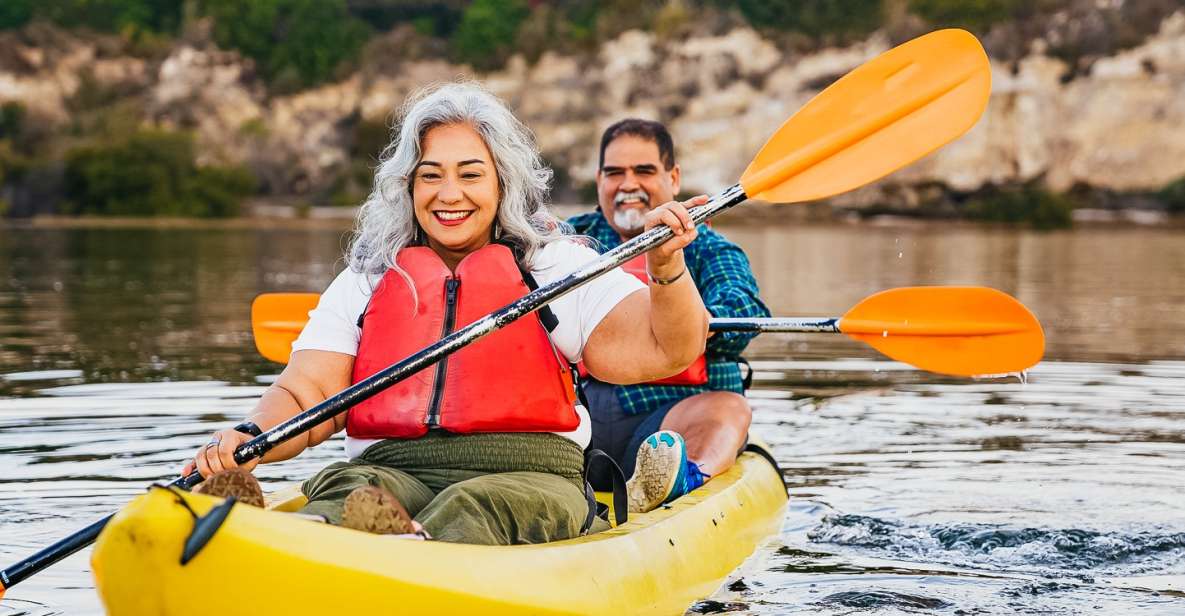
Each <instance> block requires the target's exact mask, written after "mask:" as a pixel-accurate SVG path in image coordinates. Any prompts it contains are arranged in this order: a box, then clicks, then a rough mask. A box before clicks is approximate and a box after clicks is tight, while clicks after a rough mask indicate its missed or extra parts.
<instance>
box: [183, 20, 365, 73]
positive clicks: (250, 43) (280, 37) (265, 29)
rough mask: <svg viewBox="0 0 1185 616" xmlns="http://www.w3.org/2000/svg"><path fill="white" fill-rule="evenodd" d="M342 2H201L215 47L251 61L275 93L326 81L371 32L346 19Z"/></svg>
mask: <svg viewBox="0 0 1185 616" xmlns="http://www.w3.org/2000/svg"><path fill="white" fill-rule="evenodd" d="M346 9H347V7H346V3H345V1H344V0H252V1H251V2H241V1H240V0H204V2H203V3H202V10H203V12H204V13H205V14H206V15H209V16H211V17H213V18H214V38H215V40H216V41H217V42H218V44H219V45H221V46H224V47H229V48H234V49H238V50H239V51H240V52H241V53H242V54H243V55H245V56H247V57H249V58H252V59H254V60H255V62H256V64H257V66H258V67H259V69H260V70H261V72H262V73H263V74H264V75H265V76H266V77H267V78H268V79H270V80H272V82H273V85H274V86H276V87H277V88H278V89H280V90H284V91H291V90H295V89H298V88H300V87H303V86H310V85H314V84H317V83H320V82H322V81H325V80H327V79H330V78H331V77H332V76H333V74H334V70H335V69H336V68H337V66H338V65H339V64H341V63H342V62H346V61H349V60H353V59H354V58H355V57H356V56H357V54H358V51H359V50H360V49H361V48H362V45H363V44H364V43H365V42H366V39H367V38H368V36H369V35H370V29H369V28H368V27H367V26H366V24H365V23H363V22H362V21H361V20H359V19H357V18H355V17H353V16H352V15H350V13H349V11H347V10H346Z"/></svg>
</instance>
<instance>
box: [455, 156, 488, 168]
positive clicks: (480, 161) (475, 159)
mask: <svg viewBox="0 0 1185 616" xmlns="http://www.w3.org/2000/svg"><path fill="white" fill-rule="evenodd" d="M485 162H486V161H484V160H482V159H480V158H470V159H469V160H463V161H461V162H459V163H457V166H458V167H464V166H465V165H472V164H475V163H481V164H485Z"/></svg>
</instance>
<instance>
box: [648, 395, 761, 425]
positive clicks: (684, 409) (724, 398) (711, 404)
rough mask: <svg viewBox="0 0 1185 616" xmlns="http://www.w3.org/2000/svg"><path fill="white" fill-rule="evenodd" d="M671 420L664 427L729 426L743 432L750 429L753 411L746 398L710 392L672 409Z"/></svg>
mask: <svg viewBox="0 0 1185 616" xmlns="http://www.w3.org/2000/svg"><path fill="white" fill-rule="evenodd" d="M669 419H670V420H671V421H669V422H668V421H664V422H663V426H664V427H667V426H668V424H669V425H671V427H676V426H679V425H694V424H701V425H702V424H705V423H706V424H711V425H713V426H717V427H721V426H729V427H732V428H735V429H737V430H741V431H747V430H748V429H749V423H750V422H751V421H752V419H753V410H752V408H751V407H750V406H749V401H748V400H747V399H745V397H744V396H742V395H740V394H737V393H733V392H730V391H710V392H707V393H702V394H696V395H694V396H691V397H690V398H687V399H686V400H684V401H683V402H680V403H679V404H678V405H676V407H675V408H673V409H671V414H670V417H669Z"/></svg>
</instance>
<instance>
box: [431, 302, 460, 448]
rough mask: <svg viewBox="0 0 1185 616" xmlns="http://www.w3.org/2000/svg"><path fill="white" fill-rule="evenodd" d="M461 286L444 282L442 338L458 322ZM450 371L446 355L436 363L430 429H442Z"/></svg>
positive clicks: (449, 332) (451, 331)
mask: <svg viewBox="0 0 1185 616" xmlns="http://www.w3.org/2000/svg"><path fill="white" fill-rule="evenodd" d="M460 286H461V280H460V279H458V278H449V279H448V280H445V281H444V328H443V329H442V331H441V332H440V337H441V338H444V337H445V336H447V335H449V334H451V333H453V327H454V326H455V325H456V321H457V287H460ZM447 370H448V356H447V355H445V356H444V359H441V360H440V361H439V362H437V363H436V382H435V383H434V384H433V386H432V402H431V403H429V404H428V418H427V420H428V428H429V429H432V428H439V427H440V398H441V397H442V396H443V395H444V375H445V372H446V371H447Z"/></svg>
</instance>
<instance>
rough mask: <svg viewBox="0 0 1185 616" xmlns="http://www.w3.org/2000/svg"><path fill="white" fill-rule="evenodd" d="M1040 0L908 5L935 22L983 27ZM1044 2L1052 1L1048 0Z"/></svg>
mask: <svg viewBox="0 0 1185 616" xmlns="http://www.w3.org/2000/svg"><path fill="white" fill-rule="evenodd" d="M1040 3H1041V2H1039V1H1038V0H910V3H909V8H910V11H911V12H913V13H915V14H917V15H918V16H920V17H922V18H924V19H925V20H926V21H929V22H930V23H932V24H934V25H936V26H942V27H951V26H959V27H962V28H968V29H971V30H976V31H983V30H985V29H987V28H988V27H989V26H991V25H992V24H994V23H996V22H998V21H1002V20H1004V19H1008V18H1010V17H1013V16H1014V14H1015V13H1016V12H1018V11H1020V10H1022V9H1025V8H1026V7H1027V8H1034V7H1035V5H1037V4H1040ZM1044 3H1045V4H1049V2H1048V1H1047V0H1046V1H1045V2H1044Z"/></svg>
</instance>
